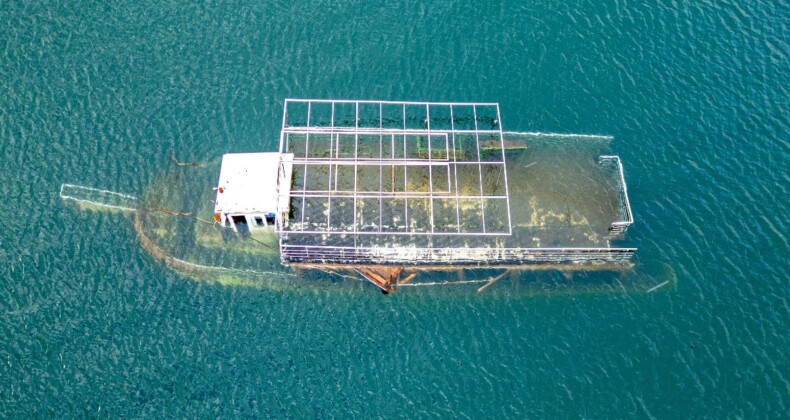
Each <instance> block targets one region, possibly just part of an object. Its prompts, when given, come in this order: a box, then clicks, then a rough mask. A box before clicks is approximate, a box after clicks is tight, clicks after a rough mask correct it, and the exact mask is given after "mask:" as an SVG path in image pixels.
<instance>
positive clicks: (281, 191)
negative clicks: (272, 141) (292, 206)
mask: <svg viewBox="0 0 790 420" xmlns="http://www.w3.org/2000/svg"><path fill="white" fill-rule="evenodd" d="M293 156H294V155H293V154H292V153H228V154H225V155H223V156H222V168H221V169H220V172H219V183H218V184H217V188H216V190H217V199H216V200H215V201H214V219H215V220H216V221H218V222H220V223H222V225H223V226H230V227H232V228H233V230H234V231H237V232H238V231H239V229H242V230H244V228H245V227H246V228H247V229H249V230H250V231H253V230H255V229H266V228H268V229H274V230H277V228H276V227H277V224H278V221H282V220H283V219H285V218H287V214H288V211H289V201H290V192H291V173H292V170H293Z"/></svg>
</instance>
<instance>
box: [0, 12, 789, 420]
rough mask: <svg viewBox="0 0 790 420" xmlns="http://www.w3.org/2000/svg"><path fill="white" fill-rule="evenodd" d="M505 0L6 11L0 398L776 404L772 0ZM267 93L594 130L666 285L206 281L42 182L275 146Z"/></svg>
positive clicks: (777, 79)
mask: <svg viewBox="0 0 790 420" xmlns="http://www.w3.org/2000/svg"><path fill="white" fill-rule="evenodd" d="M47 3H51V4H47ZM72 3H74V2H72ZM511 3H512V2H490V1H485V2H464V3H461V2H435V4H426V3H421V2H397V1H393V2H389V3H388V4H376V5H374V4H371V3H368V2H351V1H349V2H312V3H307V4H291V3H290V2H276V3H272V4H263V3H261V4H250V2H235V3H231V2H228V3H222V4H214V3H213V2H204V3H202V4H200V5H196V4H182V2H160V1H150V2H128V3H125V2H117V1H113V0H110V1H102V2H98V1H86V2H76V3H75V4H68V3H65V4H64V3H61V2H10V3H7V4H4V6H3V7H2V8H0V19H1V21H2V23H3V27H4V29H3V31H2V32H0V57H1V59H0V79H1V80H2V83H0V98H2V102H0V139H1V140H2V141H1V142H0V159H2V163H3V165H2V167H0V193H1V194H2V197H3V200H1V201H0V213H1V214H3V216H4V221H5V226H4V229H2V232H1V233H0V245H1V246H0V261H2V262H3V264H0V336H2V337H3V338H2V340H0V378H1V379H2V381H0V383H2V385H0V416H3V417H23V416H26V415H29V414H33V415H36V416H37V417H55V416H57V417H73V416H98V417H105V416H112V417H154V416H162V415H165V416H168V417H170V416H179V417H181V416H183V417H217V416H221V417H241V416H245V417H264V416H265V417H351V416H355V417H375V416H379V415H380V416H384V417H428V416H441V417H473V418H477V417H508V418H522V417H537V418H545V417H572V418H577V417H590V418H612V417H614V418H623V417H657V418H686V417H713V418H721V417H749V418H754V417H786V416H787V415H788V412H790V407H789V404H790V397H789V395H790V366H789V365H788V357H787V350H786V349H787V348H788V347H790V339H788V337H790V335H789V334H788V318H789V315H790V306H789V305H788V286H789V285H790V283H789V282H788V274H787V273H788V270H789V269H790V264H789V263H788V256H787V254H788V251H789V250H790V246H789V245H788V228H787V226H788V222H789V220H788V215H787V209H788V204H789V203H788V191H787V189H788V181H789V180H790V174H788V166H789V165H788V164H789V162H788V161H789V159H788V157H789V155H790V144H789V143H788V138H787V133H788V128H790V121H789V120H788V115H787V112H786V109H787V108H788V105H790V101H788V87H787V86H788V84H787V74H788V54H790V48H789V45H788V27H789V26H790V22H788V18H787V17H788V16H790V10H788V9H789V8H788V6H787V4H783V3H782V2H768V1H754V0H747V1H740V2H738V1H730V0H727V1H721V2H688V1H683V2H669V1H662V2H655V1H651V2H613V3H610V4H607V5H602V4H600V2H592V1H578V2H566V1H538V2H530V3H527V4H525V5H513V4H511ZM286 97H329V98H375V99H407V100H408V99H412V100H434V101H496V102H499V103H500V105H501V109H502V115H503V126H504V128H505V129H508V130H535V131H546V132H581V133H598V134H609V135H613V136H615V141H614V142H613V144H612V148H613V149H614V150H615V151H616V152H617V153H618V154H619V155H620V156H621V157H622V159H623V162H624V165H625V168H626V176H627V180H628V182H629V192H630V198H631V202H632V205H633V208H634V214H635V218H636V224H635V225H634V226H633V227H632V228H631V229H630V230H629V232H628V244H631V245H636V246H638V247H639V256H640V258H641V259H644V260H656V261H664V262H666V263H668V264H669V265H670V266H671V269H672V271H674V273H675V274H676V276H677V283H676V286H675V287H673V288H671V289H662V290H658V291H656V292H655V293H617V292H614V293H603V294H598V293H596V294H587V293H579V294H575V293H562V294H555V293H546V294H537V295H526V296H525V295H522V294H510V293H508V292H507V291H501V290H500V291H498V292H495V293H487V294H482V295H477V294H475V293H474V289H472V290H469V291H464V292H447V293H441V292H436V291H430V292H428V291H423V290H422V289H418V288H415V289H412V290H408V291H404V293H400V292H399V293H396V294H394V295H389V296H383V295H381V294H379V293H377V292H375V290H373V289H372V288H371V287H367V286H365V285H362V284H360V285H359V286H355V287H337V288H333V287H331V286H325V285H322V287H319V288H310V287H304V288H299V289H296V290H289V291H285V292H284V291H276V290H270V289H266V288H263V289H256V288H244V287H226V286H217V285H212V284H207V283H200V282H195V281H192V280H190V279H188V278H185V277H182V276H180V275H178V274H177V273H175V272H172V271H170V270H168V269H166V268H165V267H164V266H163V265H162V264H161V263H159V262H157V261H155V260H154V259H153V258H152V257H151V256H150V255H149V254H147V253H146V252H145V251H144V250H143V249H142V248H141V247H140V245H139V243H138V241H137V240H136V237H135V234H134V229H133V226H132V223H131V220H130V219H129V218H128V217H126V216H124V215H122V214H118V213H101V212H99V213H97V212H84V211H80V210H79V209H78V208H77V207H75V206H73V205H69V204H67V203H64V202H63V201H61V199H60V198H59V197H58V188H59V187H60V184H61V183H62V182H70V183H74V184H81V185H88V186H95V187H98V188H106V189H109V190H114V191H121V192H126V193H130V194H135V195H139V194H142V192H143V191H144V190H145V188H146V187H147V186H148V185H151V184H153V183H155V182H156V181H157V180H158V179H160V178H161V176H162V174H163V173H166V172H167V171H168V170H170V169H171V168H172V165H173V163H172V161H171V160H170V156H171V155H172V154H175V155H176V156H178V158H179V159H180V160H189V161H207V160H211V159H216V158H217V157H218V156H219V155H221V154H222V153H225V152H242V151H260V150H274V148H275V146H276V145H277V142H278V128H279V124H280V121H281V116H282V115H281V107H282V102H283V99H284V98H286Z"/></svg>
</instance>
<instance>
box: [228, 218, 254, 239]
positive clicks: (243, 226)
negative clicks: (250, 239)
mask: <svg viewBox="0 0 790 420" xmlns="http://www.w3.org/2000/svg"><path fill="white" fill-rule="evenodd" d="M230 220H231V221H232V222H233V227H234V228H235V229H236V232H238V233H240V234H242V235H249V234H250V226H249V225H248V224H247V217H246V216H244V215H233V216H230Z"/></svg>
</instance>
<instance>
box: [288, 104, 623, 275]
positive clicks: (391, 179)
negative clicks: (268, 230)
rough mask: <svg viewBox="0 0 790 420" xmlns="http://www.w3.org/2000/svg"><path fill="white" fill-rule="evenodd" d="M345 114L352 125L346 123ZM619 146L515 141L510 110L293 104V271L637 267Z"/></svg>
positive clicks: (532, 137)
mask: <svg viewBox="0 0 790 420" xmlns="http://www.w3.org/2000/svg"><path fill="white" fill-rule="evenodd" d="M341 116H342V117H341ZM610 140H611V139H610V138H607V137H597V136H546V135H541V134H534V133H533V134H530V133H513V132H503V131H502V126H501V123H500V116H499V107H498V105H497V104H445V103H403V102H367V101H306V100H305V101H301V100H300V101H293V100H288V101H287V102H286V112H285V115H284V121H283V130H282V137H281V148H280V152H281V153H293V154H294V160H293V184H292V185H291V189H290V191H289V192H288V199H289V200H290V201H289V202H290V211H289V212H288V213H287V214H285V215H281V218H280V223H279V232H280V252H281V259H282V261H283V262H284V263H319V264H390V265H466V266H470V265H471V266H474V265H513V264H530V263H559V264H562V263H584V262H587V263H597V264H609V263H613V262H618V261H628V260H629V259H630V258H631V255H632V254H633V252H634V249H632V248H622V247H618V246H615V245H613V242H612V241H613V240H616V239H617V237H618V236H619V235H620V234H622V232H623V231H624V230H625V229H626V228H627V227H628V225H630V223H631V222H632V217H631V213H630V206H629V204H628V198H627V191H626V187H625V181H624V178H623V173H622V166H621V164H620V160H619V158H617V157H616V156H609V155H608V154H607V147H608V143H609V141H610Z"/></svg>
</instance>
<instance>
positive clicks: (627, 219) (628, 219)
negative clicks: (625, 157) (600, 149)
mask: <svg viewBox="0 0 790 420" xmlns="http://www.w3.org/2000/svg"><path fill="white" fill-rule="evenodd" d="M598 162H599V163H600V164H602V165H607V164H608V165H613V166H614V169H615V171H616V179H617V188H618V196H619V199H620V218H621V220H618V221H615V222H613V223H612V226H611V227H610V228H609V235H610V236H612V237H621V236H623V234H624V233H625V231H626V230H628V227H629V226H631V225H632V224H633V223H634V216H633V214H632V213H631V202H630V201H629V200H628V187H627V186H626V184H625V175H624V174H623V164H622V162H621V161H620V157H619V156H612V155H603V156H601V157H599V158H598Z"/></svg>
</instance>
